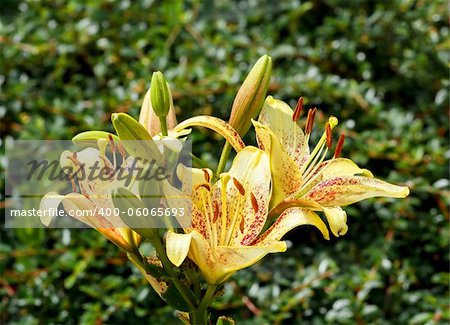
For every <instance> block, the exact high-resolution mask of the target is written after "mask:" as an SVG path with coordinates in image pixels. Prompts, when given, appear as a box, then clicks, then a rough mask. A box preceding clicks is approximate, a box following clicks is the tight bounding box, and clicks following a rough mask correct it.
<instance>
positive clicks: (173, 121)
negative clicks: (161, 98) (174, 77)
mask: <svg viewBox="0 0 450 325" xmlns="http://www.w3.org/2000/svg"><path fill="white" fill-rule="evenodd" d="M167 87H168V88H169V86H167ZM150 91H151V88H149V90H148V91H147V93H146V94H145V97H144V101H143V102H142V106H141V112H140V113H139V123H141V124H142V125H143V126H144V127H145V129H146V130H147V131H148V133H150V135H151V136H154V135H156V134H158V133H160V132H161V123H160V121H159V118H158V116H156V114H155V111H154V109H153V107H152V103H151V100H150ZM169 102H170V109H169V113H168V114H167V117H166V124H167V128H168V129H169V130H172V129H173V128H174V127H175V126H176V125H177V117H176V115H175V109H174V107H173V100H172V94H171V92H170V88H169Z"/></svg>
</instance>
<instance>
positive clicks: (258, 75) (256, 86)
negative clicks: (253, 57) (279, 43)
mask: <svg viewBox="0 0 450 325" xmlns="http://www.w3.org/2000/svg"><path fill="white" fill-rule="evenodd" d="M271 72H272V58H271V57H270V56H268V55H263V56H262V57H261V58H260V59H259V60H258V61H257V62H256V63H255V65H254V66H253V68H252V70H251V71H250V73H249V74H248V76H247V78H245V80H244V83H243V84H242V86H241V88H239V91H238V93H237V95H236V98H235V99H234V102H233V107H232V108H231V116H230V121H229V123H230V125H231V126H232V127H233V128H234V129H235V130H236V131H237V132H238V133H239V135H240V136H244V135H245V134H246V133H247V131H248V130H249V129H250V125H251V119H254V118H256V116H257V115H258V114H259V112H260V111H261V108H262V105H263V103H264V99H265V98H266V93H267V89H268V88H269V81H270V74H271Z"/></svg>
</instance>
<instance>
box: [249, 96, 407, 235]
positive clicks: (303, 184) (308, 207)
mask: <svg viewBox="0 0 450 325" xmlns="http://www.w3.org/2000/svg"><path fill="white" fill-rule="evenodd" d="M302 104H303V99H302V98H300V100H299V102H298V104H297V107H296V109H295V110H294V111H293V110H292V109H291V108H290V107H289V105H287V104H286V103H284V102H282V101H280V100H276V99H274V98H273V97H271V96H269V97H267V99H266V101H265V103H264V106H263V109H262V111H261V114H260V116H259V119H258V121H253V124H254V126H255V129H256V135H257V140H258V144H259V146H260V148H261V149H263V150H265V151H266V152H267V153H268V154H269V156H270V166H271V170H272V182H273V195H272V200H271V203H270V207H271V211H270V213H269V214H270V216H280V217H279V218H278V219H277V221H276V222H275V225H274V226H275V227H276V226H277V225H276V223H278V222H283V220H284V219H286V218H287V219H290V222H291V224H292V225H295V223H296V220H298V222H302V221H303V214H304V213H305V211H309V212H308V213H314V214H315V212H313V211H323V212H324V214H325V216H326V218H327V221H328V223H329V226H330V229H331V231H332V233H333V234H334V235H335V236H339V235H344V234H345V233H346V232H347V230H348V227H347V224H346V221H347V215H346V213H345V211H344V210H343V209H342V208H341V206H346V205H349V204H352V203H355V202H358V201H361V200H364V199H367V198H371V197H378V196H384V197H393V198H404V197H406V196H408V194H409V189H408V188H407V187H405V186H397V185H393V184H390V183H387V182H384V181H382V180H379V179H376V178H374V177H373V175H372V173H371V172H370V171H369V170H367V169H361V168H359V167H358V166H357V165H356V164H355V163H354V162H353V161H351V160H350V159H346V158H339V154H340V151H341V149H342V145H343V140H344V137H343V136H341V137H340V138H339V141H338V143H337V145H336V150H335V153H334V156H333V157H332V158H331V159H328V160H325V158H326V157H327V154H328V152H329V149H330V148H331V144H332V134H331V132H332V129H333V128H334V127H335V126H336V125H337V124H338V120H337V118H336V117H334V116H331V117H330V118H329V120H328V123H327V124H326V127H325V131H324V133H323V135H322V137H321V138H320V140H319V142H318V143H317V145H316V146H315V147H314V149H313V150H312V151H311V152H310V149H309V147H308V142H309V138H310V134H311V131H312V127H313V123H314V115H315V112H316V109H311V110H309V112H308V117H307V121H306V126H305V132H303V130H302V128H301V127H300V126H299V125H298V123H297V120H298V118H299V116H300V112H301V109H302ZM297 214H298V215H299V216H298V217H297V216H296V215H297ZM314 220H315V221H316V222H317V219H314ZM316 226H317V224H316ZM319 229H320V230H321V232H322V234H323V236H324V237H325V238H326V239H328V238H329V234H328V231H327V230H326V227H324V225H323V222H321V223H320V227H319Z"/></svg>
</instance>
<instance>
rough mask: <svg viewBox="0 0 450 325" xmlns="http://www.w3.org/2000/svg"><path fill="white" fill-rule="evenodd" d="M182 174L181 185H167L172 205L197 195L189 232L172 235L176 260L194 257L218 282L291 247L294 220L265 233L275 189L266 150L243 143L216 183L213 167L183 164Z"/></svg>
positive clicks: (169, 235)
mask: <svg viewBox="0 0 450 325" xmlns="http://www.w3.org/2000/svg"><path fill="white" fill-rule="evenodd" d="M177 174H178V176H179V178H180V180H181V181H182V183H183V187H182V189H181V190H177V189H175V188H173V187H169V186H165V189H164V192H165V195H166V199H167V201H168V204H169V206H173V207H177V206H178V207H179V206H180V200H177V199H176V198H180V197H182V196H183V195H189V197H192V204H191V206H190V215H191V216H192V224H191V225H190V226H189V227H185V228H184V233H175V232H168V233H167V235H166V251H167V256H168V258H169V259H170V261H171V262H172V263H173V264H174V265H176V266H179V265H181V263H183V261H184V260H185V258H186V257H189V258H190V259H191V260H192V261H194V262H195V263H196V264H197V265H198V267H199V269H200V270H201V272H202V274H203V276H204V278H205V279H206V281H207V282H208V283H209V284H213V285H214V284H220V283H222V282H224V281H225V280H226V279H227V278H228V277H229V276H231V275H232V274H233V273H234V272H235V271H237V270H240V269H243V268H246V267H248V266H250V265H252V264H254V263H256V262H257V261H259V260H260V259H261V258H263V257H264V256H265V255H266V254H268V253H276V252H284V251H285V250H286V243H285V242H283V241H280V239H281V237H282V236H283V235H284V234H285V233H286V232H287V231H288V230H290V229H291V228H292V227H291V226H290V225H289V224H288V223H286V222H279V223H278V224H277V226H276V227H272V228H271V229H270V230H268V231H266V232H265V233H263V234H260V232H261V230H262V229H263V227H264V224H265V222H266V219H267V212H268V209H269V201H270V195H271V185H270V183H271V181H270V178H271V177H270V161H269V157H268V155H267V154H266V153H265V152H264V151H262V150H260V149H258V148H255V147H245V148H244V149H242V150H241V151H240V152H239V153H238V154H237V155H236V157H235V159H234V161H233V164H232V166H231V169H230V170H229V172H227V173H223V174H221V175H220V179H219V180H218V181H217V182H216V183H215V184H211V177H212V172H211V171H210V170H208V169H190V168H187V167H184V166H181V165H180V167H179V168H178V170H177ZM189 187H190V188H189ZM313 218H314V217H313ZM309 219H310V213H309V212H305V214H304V223H305V224H310V223H312V221H310V220H309Z"/></svg>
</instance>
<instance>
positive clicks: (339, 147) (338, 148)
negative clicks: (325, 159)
mask: <svg viewBox="0 0 450 325" xmlns="http://www.w3.org/2000/svg"><path fill="white" fill-rule="evenodd" d="M344 141H345V134H341V135H340V136H339V140H338V142H337V144H336V149H334V156H333V158H338V157H339V156H340V154H341V151H342V147H343V146H344Z"/></svg>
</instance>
